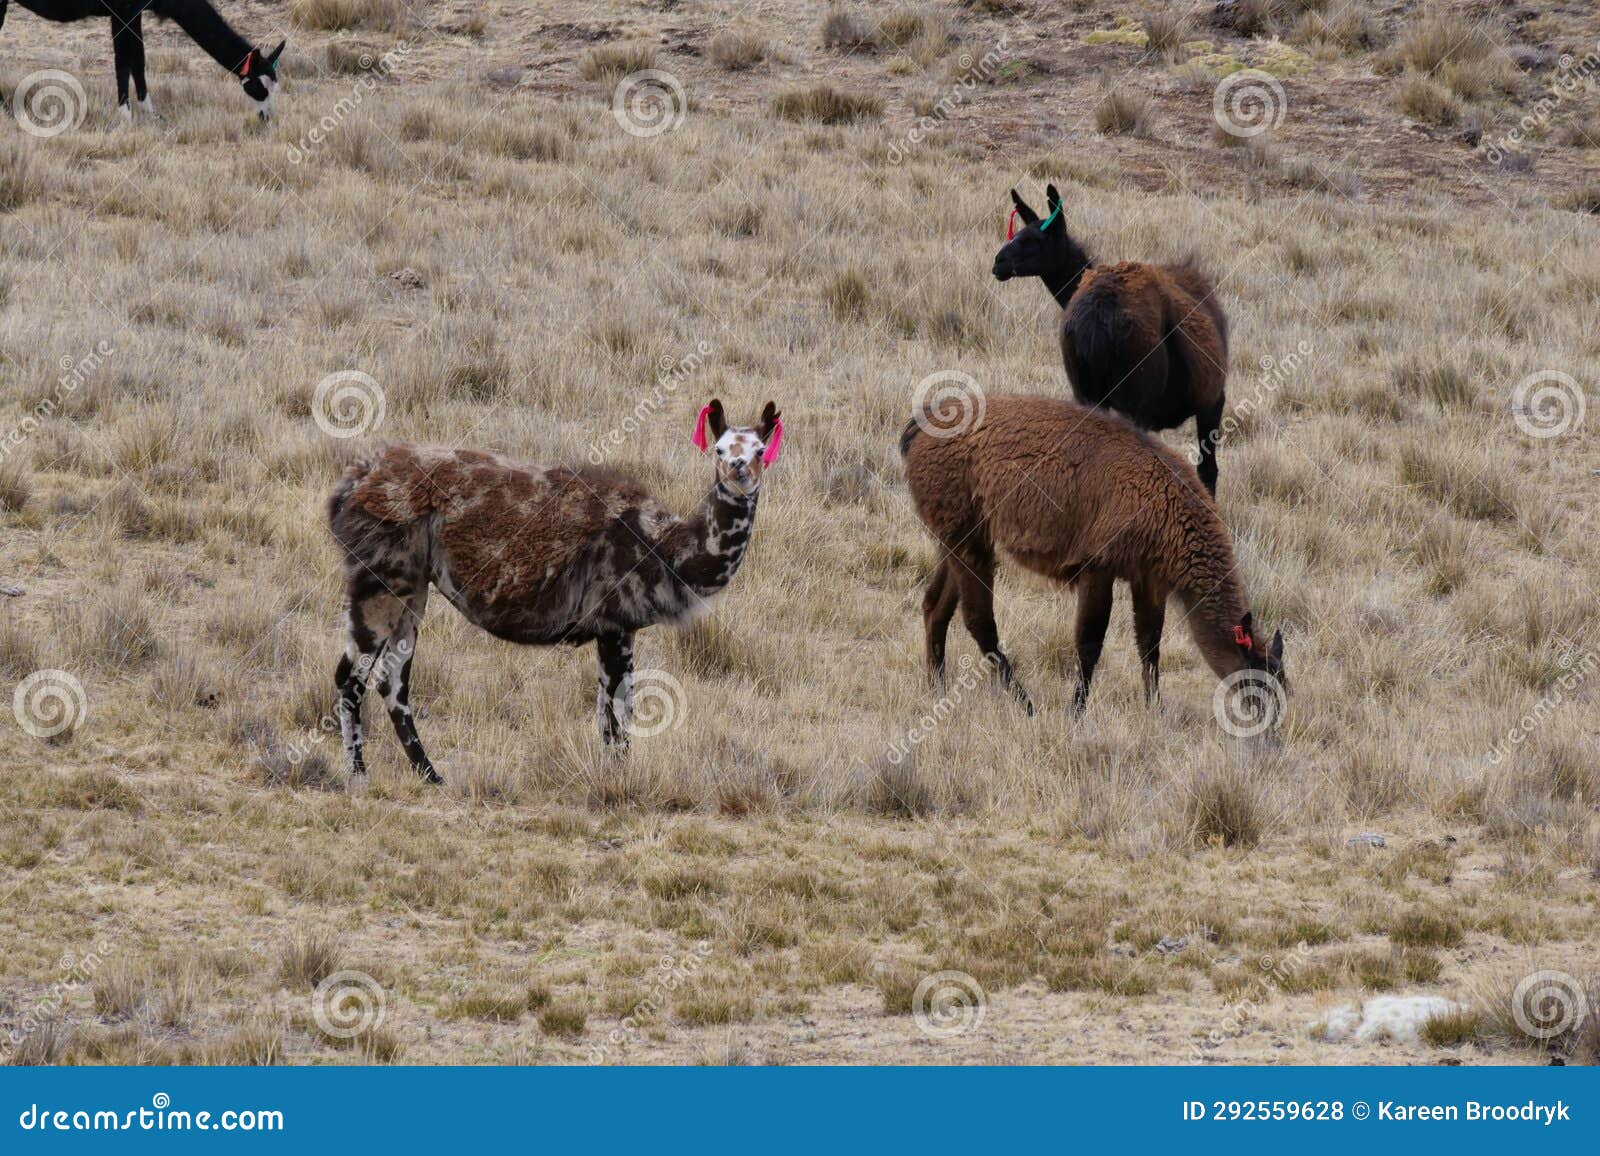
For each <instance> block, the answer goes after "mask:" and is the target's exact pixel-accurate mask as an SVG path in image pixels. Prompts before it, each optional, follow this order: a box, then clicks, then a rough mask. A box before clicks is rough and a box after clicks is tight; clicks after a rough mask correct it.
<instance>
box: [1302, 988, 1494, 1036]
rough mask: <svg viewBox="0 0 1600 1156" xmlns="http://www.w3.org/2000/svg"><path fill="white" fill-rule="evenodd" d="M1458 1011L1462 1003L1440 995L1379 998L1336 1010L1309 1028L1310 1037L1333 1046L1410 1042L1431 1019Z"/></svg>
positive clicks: (1386, 996)
mask: <svg viewBox="0 0 1600 1156" xmlns="http://www.w3.org/2000/svg"><path fill="white" fill-rule="evenodd" d="M1461 1010H1463V1005H1462V1004H1459V1003H1457V1002H1456V1001H1455V1000H1451V999H1445V998H1444V997H1443V996H1437V995H1411V996H1397V995H1380V996H1375V997H1374V998H1372V999H1369V1000H1368V1001H1367V1002H1366V1003H1364V1004H1362V1005H1361V1006H1360V1007H1359V1008H1358V1007H1356V1006H1355V1005H1354V1004H1345V1005H1344V1006H1342V1007H1339V1008H1335V1009H1334V1010H1333V1011H1332V1012H1330V1013H1329V1014H1328V1017H1327V1018H1326V1019H1325V1020H1323V1021H1322V1022H1321V1023H1319V1024H1318V1025H1317V1026H1316V1027H1314V1028H1312V1030H1311V1034H1312V1035H1313V1036H1315V1037H1317V1038H1318V1039H1323V1040H1327V1041H1328V1042H1329V1043H1332V1044H1338V1043H1345V1042H1350V1041H1353V1042H1356V1043H1375V1042H1382V1041H1384V1040H1393V1041H1394V1042H1396V1043H1409V1042H1411V1041H1412V1040H1415V1039H1416V1038H1417V1033H1418V1032H1420V1031H1421V1030H1422V1025H1423V1024H1425V1023H1427V1022H1428V1021H1429V1020H1430V1019H1432V1018H1433V1017H1434V1016H1440V1015H1447V1014H1449V1013H1450V1012H1456V1011H1461Z"/></svg>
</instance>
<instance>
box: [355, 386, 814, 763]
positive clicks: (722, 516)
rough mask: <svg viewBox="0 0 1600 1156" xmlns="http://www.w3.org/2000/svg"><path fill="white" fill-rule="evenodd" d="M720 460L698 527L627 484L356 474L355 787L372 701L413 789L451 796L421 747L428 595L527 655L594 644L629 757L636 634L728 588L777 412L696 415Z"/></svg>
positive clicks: (492, 458) (510, 469)
mask: <svg viewBox="0 0 1600 1156" xmlns="http://www.w3.org/2000/svg"><path fill="white" fill-rule="evenodd" d="M708 428H709V430H710V433H711V440H712V443H713V445H714V447H715V451H716V467H715V481H714V484H713V485H712V487H711V493H710V494H709V495H708V496H707V497H706V500H705V502H704V503H703V504H702V505H701V507H700V509H699V511H698V512H697V513H695V514H694V515H693V516H692V517H690V518H687V519H685V518H679V517H678V516H677V515H675V514H673V513H672V512H671V511H670V510H668V509H667V508H666V507H664V506H663V505H661V503H660V502H658V501H656V499H654V498H653V497H651V496H650V494H649V492H648V491H646V490H645V489H644V488H643V487H641V486H639V485H638V484H636V483H635V482H632V481H630V480H628V479H627V478H624V477H621V476H619V475H617V474H613V473H609V472H603V471H596V470H574V469H565V468H561V467H555V468H541V467H538V466H525V465H519V464H517V463H515V462H512V461H508V460H507V459H505V458H503V457H500V456H499V455H498V454H489V453H483V452H480V451H476V450H450V449H437V448H430V447H425V446H410V445H400V446H392V447H390V448H388V449H386V450H384V451H383V452H382V453H381V454H379V455H378V457H377V458H376V459H375V460H372V461H367V462H363V463H361V464H359V465H355V466H352V467H351V468H350V469H349V470H347V471H346V472H345V475H344V477H343V479H342V480H341V481H340V482H339V485H338V487H337V488H336V489H335V490H334V492H333V496H332V497H331V498H330V499H329V502H328V522H329V525H330V526H331V527H332V529H333V536H334V537H335V538H336V539H337V540H338V542H339V545H340V546H342V547H343V550H344V571H345V583H346V588H347V593H348V596H349V637H348V641H347V643H346V646H345V653H344V656H343V657H342V658H341V659H340V660H339V668H338V671H337V672H336V674H335V675H334V681H335V684H336V686H337V690H338V694H339V704H338V708H337V709H338V715H339V722H340V729H341V730H342V732H343V735H344V746H345V752H346V754H347V755H348V757H349V760H350V771H351V774H363V773H365V771H366V765H365V763H364V762H363V761H362V753H361V742H362V740H361V699H362V696H363V694H364V693H365V691H366V684H367V679H368V678H369V677H370V676H371V675H372V673H373V672H374V671H375V670H376V672H377V676H378V693H379V694H381V695H382V696H383V699H384V702H385V704H386V705H387V707H388V710H389V719H390V721H391V722H392V723H393V724H394V729H395V733H396V734H398V735H399V736H400V743H401V745H402V746H403V747H405V752H406V755H407V757H408V758H410V760H411V765H412V766H413V767H415V768H416V770H417V773H418V774H420V775H422V777H423V778H424V779H426V780H428V781H429V782H432V783H437V782H440V781H442V780H441V779H440V778H439V775H438V773H437V772H436V771H435V770H434V769H433V764H432V763H430V762H429V761H428V756H427V754H425V753H424V751H423V749H422V742H421V740H420V739H419V738H418V737H417V729H416V724H415V722H414V721H413V719H412V715H411V707H410V690H409V686H410V681H411V660H412V658H413V656H414V651H415V647H416V639H417V626H418V624H419V623H420V622H421V621H422V615H423V611H424V609H425V608H426V606H427V602H428V588H429V586H430V584H431V585H432V586H434V587H437V588H438V590H439V593H440V594H442V595H443V596H444V598H445V599H446V600H447V601H449V602H450V604H451V605H452V606H454V607H455V608H456V609H457V610H459V611H461V613H462V614H463V615H465V616H466V618H467V621H469V622H471V623H473V624H474V625H475V626H479V627H482V628H483V629H484V630H486V631H488V632H489V633H490V634H492V635H494V636H495V637H496V638H503V639H505V640H507V641H508V642H518V643H523V644H525V645H529V646H554V645H557V644H568V645H574V646H576V645H581V644H583V643H585V642H589V641H591V640H592V641H593V642H594V643H595V647H596V650H597V651H598V654H599V659H600V680H599V692H598V696H597V701H596V704H595V710H596V714H597V717H598V721H599V724H600V737H601V740H602V741H603V742H604V743H605V744H607V745H608V746H609V745H613V744H616V745H623V746H625V745H626V744H627V731H626V728H627V726H628V722H629V720H630V718H631V717H632V713H633V636H634V632H635V631H638V630H641V629H643V628H644V627H646V626H650V625H652V624H653V623H657V622H674V621H683V620H686V619H688V618H690V617H691V616H693V615H694V614H695V613H696V612H697V611H698V610H700V609H702V608H703V607H705V606H706V605H707V602H706V600H707V599H708V598H710V597H711V596H712V595H714V594H716V593H718V592H719V591H720V590H722V588H723V587H725V586H726V585H727V584H728V582H729V581H730V580H731V579H732V578H733V575H734V572H735V571H737V570H738V568H739V563H740V562H741V561H742V560H743V558H744V553H745V547H746V546H747V545H749V542H750V532H751V528H752V527H753V526H754V524H755V514H756V499H757V497H758V496H759V494H760V490H761V479H762V475H763V472H764V470H765V468H766V467H767V466H769V465H771V464H772V462H773V461H774V459H775V458H776V457H777V453H778V443H779V441H780V439H781V438H782V434H783V425H782V423H781V422H780V421H779V420H778V409H777V407H776V406H775V405H773V404H772V403H771V402H770V401H769V402H768V403H767V406H766V409H765V410H764V411H762V414H761V420H760V421H759V422H757V423H756V425H754V426H749V427H734V426H729V425H728V424H727V420H726V418H725V417H724V415H723V410H722V403H721V402H720V401H713V402H711V404H710V405H708V406H706V407H705V408H704V409H702V410H701V411H700V420H699V425H698V426H697V427H696V430H695V437H694V444H695V445H696V446H697V447H699V448H700V449H701V450H702V451H704V450H705V449H706V448H707V445H706V438H705V431H706V430H707V429H708Z"/></svg>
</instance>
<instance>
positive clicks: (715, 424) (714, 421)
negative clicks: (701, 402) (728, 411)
mask: <svg viewBox="0 0 1600 1156" xmlns="http://www.w3.org/2000/svg"><path fill="white" fill-rule="evenodd" d="M706 428H707V429H708V430H710V431H711V444H712V445H716V444H717V442H719V441H721V440H722V435H723V434H724V433H726V432H727V430H728V419H727V417H726V416H725V415H724V414H723V412H722V401H721V399H720V398H715V397H714V398H712V399H711V404H710V405H708V406H706Z"/></svg>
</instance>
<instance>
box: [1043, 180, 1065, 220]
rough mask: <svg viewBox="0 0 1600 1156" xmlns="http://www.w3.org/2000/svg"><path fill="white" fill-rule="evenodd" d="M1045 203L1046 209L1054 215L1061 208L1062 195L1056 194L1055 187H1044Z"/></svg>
mask: <svg viewBox="0 0 1600 1156" xmlns="http://www.w3.org/2000/svg"><path fill="white" fill-rule="evenodd" d="M1044 203H1045V207H1046V208H1047V209H1049V210H1050V211H1051V212H1052V213H1053V212H1055V211H1056V209H1058V208H1060V207H1061V194H1060V193H1058V192H1056V187H1055V186H1054V185H1046V186H1045V187H1044Z"/></svg>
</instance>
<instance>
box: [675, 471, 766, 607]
mask: <svg viewBox="0 0 1600 1156" xmlns="http://www.w3.org/2000/svg"><path fill="white" fill-rule="evenodd" d="M758 496H759V490H758V491H757V492H755V493H750V494H743V493H740V492H739V491H738V490H736V489H734V488H733V487H731V486H728V485H725V484H723V483H722V482H720V481H719V482H718V483H717V484H716V485H714V486H713V487H711V493H709V494H707V495H706V500H705V501H704V502H703V503H702V504H701V506H700V509H699V510H698V511H697V512H696V513H695V515H694V517H692V518H690V519H689V520H688V521H686V522H683V523H681V524H680V525H679V526H678V527H677V529H676V534H675V537H676V538H677V541H676V542H674V543H673V546H674V548H673V549H672V550H671V552H670V553H669V555H668V557H669V558H670V559H671V564H672V570H673V573H674V574H675V575H676V576H677V578H678V580H679V581H680V582H682V583H683V585H684V586H685V587H687V588H688V589H689V590H690V591H691V592H692V593H694V594H696V595H698V596H699V597H701V598H709V597H710V596H711V595H713V594H715V593H717V592H718V591H720V590H721V589H722V588H723V587H724V586H726V585H727V584H728V583H729V582H731V581H733V576H734V574H735V573H736V572H737V571H738V569H739V563H741V562H743V561H744V552H745V549H746V547H748V546H749V545H750V532H751V530H752V529H753V528H754V527H755V524H756V498H757V497H758Z"/></svg>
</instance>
